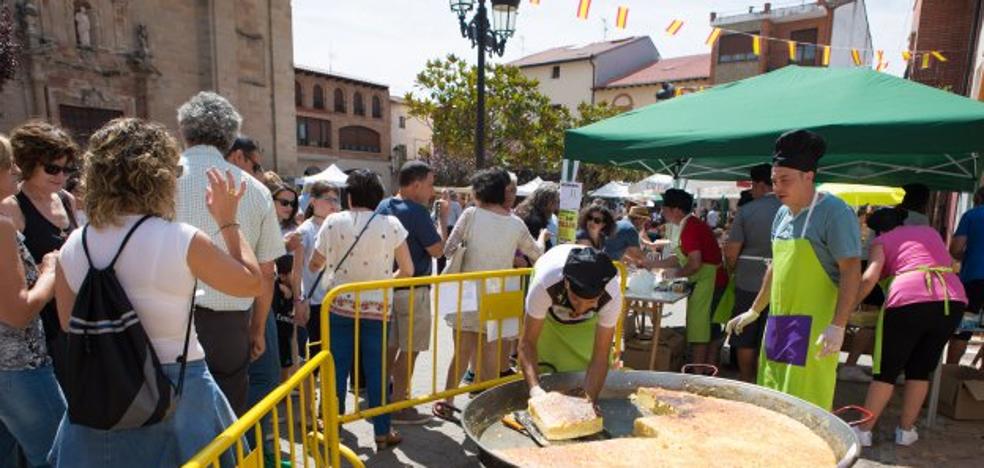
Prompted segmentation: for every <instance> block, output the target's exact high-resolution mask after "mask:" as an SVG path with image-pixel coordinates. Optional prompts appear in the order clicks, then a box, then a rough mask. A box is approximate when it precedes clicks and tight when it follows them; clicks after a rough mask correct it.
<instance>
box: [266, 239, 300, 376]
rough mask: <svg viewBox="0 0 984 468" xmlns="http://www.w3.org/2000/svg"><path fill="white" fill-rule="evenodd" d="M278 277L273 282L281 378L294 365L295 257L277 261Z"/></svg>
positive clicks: (287, 374)
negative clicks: (292, 278)
mask: <svg viewBox="0 0 984 468" xmlns="http://www.w3.org/2000/svg"><path fill="white" fill-rule="evenodd" d="M276 265H277V279H275V280H274V283H273V285H274V286H273V305H272V308H273V310H272V311H271V312H272V313H273V316H274V319H275V320H276V322H277V343H278V346H279V348H280V380H281V381H285V380H287V378H288V377H290V368H291V366H293V365H294V353H293V350H294V347H293V343H294V333H295V330H296V328H295V325H294V294H293V292H292V291H291V289H290V275H291V272H292V271H293V258H292V257H291V256H289V255H285V256H283V257H280V258H278V259H277V261H276Z"/></svg>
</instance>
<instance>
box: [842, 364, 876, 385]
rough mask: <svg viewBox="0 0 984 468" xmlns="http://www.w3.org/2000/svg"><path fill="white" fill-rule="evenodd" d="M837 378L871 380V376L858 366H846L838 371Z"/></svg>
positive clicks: (856, 380) (862, 381) (861, 381)
mask: <svg viewBox="0 0 984 468" xmlns="http://www.w3.org/2000/svg"><path fill="white" fill-rule="evenodd" d="M837 380H843V381H845V382H859V383H866V382H871V376H870V375H868V373H867V372H865V371H864V369H861V368H860V367H858V366H844V367H841V368H840V369H839V370H838V371H837Z"/></svg>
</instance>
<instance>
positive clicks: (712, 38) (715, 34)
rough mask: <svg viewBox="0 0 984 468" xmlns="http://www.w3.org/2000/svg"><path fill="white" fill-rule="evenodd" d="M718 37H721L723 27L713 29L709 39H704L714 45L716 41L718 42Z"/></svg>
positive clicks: (708, 43) (706, 42)
mask: <svg viewBox="0 0 984 468" xmlns="http://www.w3.org/2000/svg"><path fill="white" fill-rule="evenodd" d="M718 37H721V28H714V29H712V30H711V33H710V34H709V35H708V36H707V40H706V41H704V44H707V45H709V46H712V47H713V46H714V43H715V42H717V40H718Z"/></svg>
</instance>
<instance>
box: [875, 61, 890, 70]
mask: <svg viewBox="0 0 984 468" xmlns="http://www.w3.org/2000/svg"><path fill="white" fill-rule="evenodd" d="M875 70H877V71H885V70H888V62H878V67H876V68H875Z"/></svg>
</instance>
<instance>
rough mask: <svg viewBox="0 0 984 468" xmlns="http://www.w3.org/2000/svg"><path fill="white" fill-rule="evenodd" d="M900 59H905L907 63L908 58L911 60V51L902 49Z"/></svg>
mask: <svg viewBox="0 0 984 468" xmlns="http://www.w3.org/2000/svg"><path fill="white" fill-rule="evenodd" d="M902 60H903V61H905V62H906V63H908V62H909V61H910V60H912V52H909V51H908V50H903V51H902Z"/></svg>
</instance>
